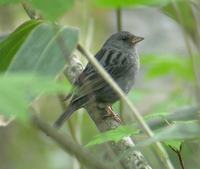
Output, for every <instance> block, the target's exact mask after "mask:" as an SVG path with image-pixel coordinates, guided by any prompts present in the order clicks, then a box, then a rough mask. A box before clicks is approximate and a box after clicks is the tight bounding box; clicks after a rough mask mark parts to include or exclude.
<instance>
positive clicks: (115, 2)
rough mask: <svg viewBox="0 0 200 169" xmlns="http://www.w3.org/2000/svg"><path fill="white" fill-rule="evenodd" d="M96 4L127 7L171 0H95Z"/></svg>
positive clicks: (157, 3)
mask: <svg viewBox="0 0 200 169" xmlns="http://www.w3.org/2000/svg"><path fill="white" fill-rule="evenodd" d="M95 2H96V4H97V5H98V6H101V7H115V8H118V7H128V6H138V5H165V4H167V3H169V2H171V0H123V1H121V0H95Z"/></svg>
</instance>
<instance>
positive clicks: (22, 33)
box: [0, 20, 41, 72]
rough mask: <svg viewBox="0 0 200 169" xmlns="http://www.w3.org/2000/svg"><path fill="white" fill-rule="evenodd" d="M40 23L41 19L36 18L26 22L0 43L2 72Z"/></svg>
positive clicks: (0, 67)
mask: <svg viewBox="0 0 200 169" xmlns="http://www.w3.org/2000/svg"><path fill="white" fill-rule="evenodd" d="M40 23H41V21H36V20H33V21H28V22H25V23H24V24H22V25H21V26H20V27H18V28H17V29H16V30H15V31H14V32H13V33H12V34H11V35H10V36H9V37H8V38H6V40H4V41H2V42H1V43H0V72H2V71H5V70H6V69H7V68H8V66H9V64H10V62H11V60H12V59H13V57H14V56H15V54H16V53H17V50H18V49H19V48H20V47H21V46H22V44H23V42H24V41H25V40H26V38H27V37H28V35H29V34H30V32H31V31H32V30H33V29H34V28H35V27H36V26H37V25H39V24H40Z"/></svg>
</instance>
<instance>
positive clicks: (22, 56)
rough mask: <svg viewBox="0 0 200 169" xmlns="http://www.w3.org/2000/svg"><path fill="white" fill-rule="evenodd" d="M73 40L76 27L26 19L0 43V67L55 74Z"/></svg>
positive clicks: (49, 74)
mask: <svg viewBox="0 0 200 169" xmlns="http://www.w3.org/2000/svg"><path fill="white" fill-rule="evenodd" d="M77 42H78V30H77V29H74V28H70V27H60V26H58V25H55V24H52V23H49V22H42V21H34V20H33V21H28V22H26V23H24V24H23V25H22V26H20V27H19V28H18V29H17V30H16V31H15V32H13V33H12V34H11V35H10V36H9V37H8V38H7V39H5V40H4V41H3V42H1V43H0V58H1V61H0V70H1V71H2V72H3V71H8V72H31V73H40V74H43V75H48V76H52V77H55V75H57V73H58V72H59V71H60V70H61V69H62V68H63V66H64V65H65V62H66V60H68V57H70V55H71V53H72V51H73V50H74V48H75V47H76V45H77Z"/></svg>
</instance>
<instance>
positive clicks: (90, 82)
mask: <svg viewBox="0 0 200 169" xmlns="http://www.w3.org/2000/svg"><path fill="white" fill-rule="evenodd" d="M143 39H144V38H143V37H140V36H136V35H134V34H132V33H130V32H127V31H120V32H117V33H114V34H112V35H111V36H110V37H109V38H108V39H107V40H106V41H105V43H104V44H103V46H102V48H101V49H100V50H99V51H98V52H97V54H96V55H95V58H96V59H97V61H98V62H99V63H100V64H101V66H103V68H104V69H105V70H106V71H107V73H108V74H109V75H110V76H111V77H112V78H113V80H114V81H115V82H116V83H117V84H118V85H119V87H120V88H121V89H122V90H123V92H124V93H125V94H128V92H129V91H130V90H131V88H132V86H133V85H134V83H135V79H136V76H137V74H138V71H139V67H140V61H139V60H140V59H139V55H138V53H137V50H136V44H137V43H138V42H140V41H142V40H143ZM74 85H75V86H76V87H75V90H74V92H73V93H72V94H70V96H71V100H70V102H69V105H68V107H67V109H66V111H65V112H64V113H62V114H61V115H60V117H59V118H58V119H57V120H56V121H55V123H54V127H55V128H60V127H61V126H62V124H63V123H64V122H65V121H66V120H67V119H68V118H69V117H70V116H71V115H72V113H73V112H75V111H76V110H78V109H80V108H84V107H85V105H87V104H89V103H92V102H95V103H97V104H99V105H104V107H105V108H106V111H107V112H108V116H110V115H113V117H114V118H116V117H117V116H116V114H115V113H114V112H113V111H112V107H111V106H112V104H114V103H115V102H116V101H118V100H119V99H120V98H119V96H118V94H117V93H116V92H115V91H114V90H113V89H112V87H111V86H110V85H109V84H108V83H107V82H106V81H105V80H104V79H103V78H102V76H101V75H100V74H99V73H98V71H97V70H96V68H95V67H94V66H93V65H92V64H91V63H88V64H87V65H86V67H85V69H84V70H83V71H82V73H81V74H80V75H79V76H78V78H77V79H76V81H75V83H74ZM116 120H117V121H118V120H119V121H120V118H116Z"/></svg>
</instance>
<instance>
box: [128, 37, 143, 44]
mask: <svg viewBox="0 0 200 169" xmlns="http://www.w3.org/2000/svg"><path fill="white" fill-rule="evenodd" d="M142 40H144V38H143V37H139V36H134V37H133V39H132V41H131V42H132V43H133V44H136V43H138V42H140V41H142Z"/></svg>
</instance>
